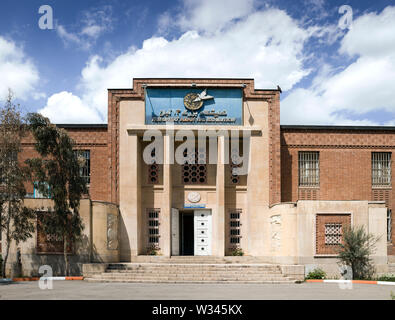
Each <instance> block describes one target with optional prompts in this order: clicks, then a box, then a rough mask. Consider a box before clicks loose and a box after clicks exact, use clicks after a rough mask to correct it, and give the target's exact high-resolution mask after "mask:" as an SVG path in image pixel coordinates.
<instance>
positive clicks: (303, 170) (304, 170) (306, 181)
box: [299, 151, 320, 187]
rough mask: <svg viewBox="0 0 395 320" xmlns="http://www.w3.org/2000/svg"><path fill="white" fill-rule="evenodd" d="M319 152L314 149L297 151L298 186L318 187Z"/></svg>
mask: <svg viewBox="0 0 395 320" xmlns="http://www.w3.org/2000/svg"><path fill="white" fill-rule="evenodd" d="M319 185H320V153H319V152H316V151H308V152H306V151H301V152H299V186H301V187H319Z"/></svg>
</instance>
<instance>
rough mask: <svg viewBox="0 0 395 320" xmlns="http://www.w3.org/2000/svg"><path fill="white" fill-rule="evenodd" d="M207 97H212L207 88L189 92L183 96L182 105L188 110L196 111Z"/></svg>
mask: <svg viewBox="0 0 395 320" xmlns="http://www.w3.org/2000/svg"><path fill="white" fill-rule="evenodd" d="M209 99H214V97H213V96H210V95H208V94H207V89H205V90H203V91H202V92H201V93H194V92H190V93H188V94H187V95H186V96H185V97H184V106H185V108H187V109H188V110H191V111H196V110H199V109H200V108H201V107H202V106H203V103H204V100H209Z"/></svg>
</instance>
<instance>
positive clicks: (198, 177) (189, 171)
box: [182, 149, 207, 184]
mask: <svg viewBox="0 0 395 320" xmlns="http://www.w3.org/2000/svg"><path fill="white" fill-rule="evenodd" d="M184 157H185V158H186V161H185V163H184V164H183V165H182V182H183V183H184V184H204V183H206V182H207V165H206V153H205V152H202V151H200V152H190V153H189V154H188V153H187V150H186V149H185V151H184Z"/></svg>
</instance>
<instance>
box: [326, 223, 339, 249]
mask: <svg viewBox="0 0 395 320" xmlns="http://www.w3.org/2000/svg"><path fill="white" fill-rule="evenodd" d="M341 239H342V224H341V223H326V224H325V244H326V245H338V244H340V243H341Z"/></svg>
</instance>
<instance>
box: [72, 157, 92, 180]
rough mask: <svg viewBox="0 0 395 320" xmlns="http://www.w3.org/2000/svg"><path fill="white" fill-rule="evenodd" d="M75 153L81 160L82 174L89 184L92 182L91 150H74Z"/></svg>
mask: <svg viewBox="0 0 395 320" xmlns="http://www.w3.org/2000/svg"><path fill="white" fill-rule="evenodd" d="M74 155H75V156H76V157H78V160H79V161H80V176H81V177H83V178H84V179H85V181H86V183H87V184H90V182H91V155H90V150H74Z"/></svg>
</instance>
